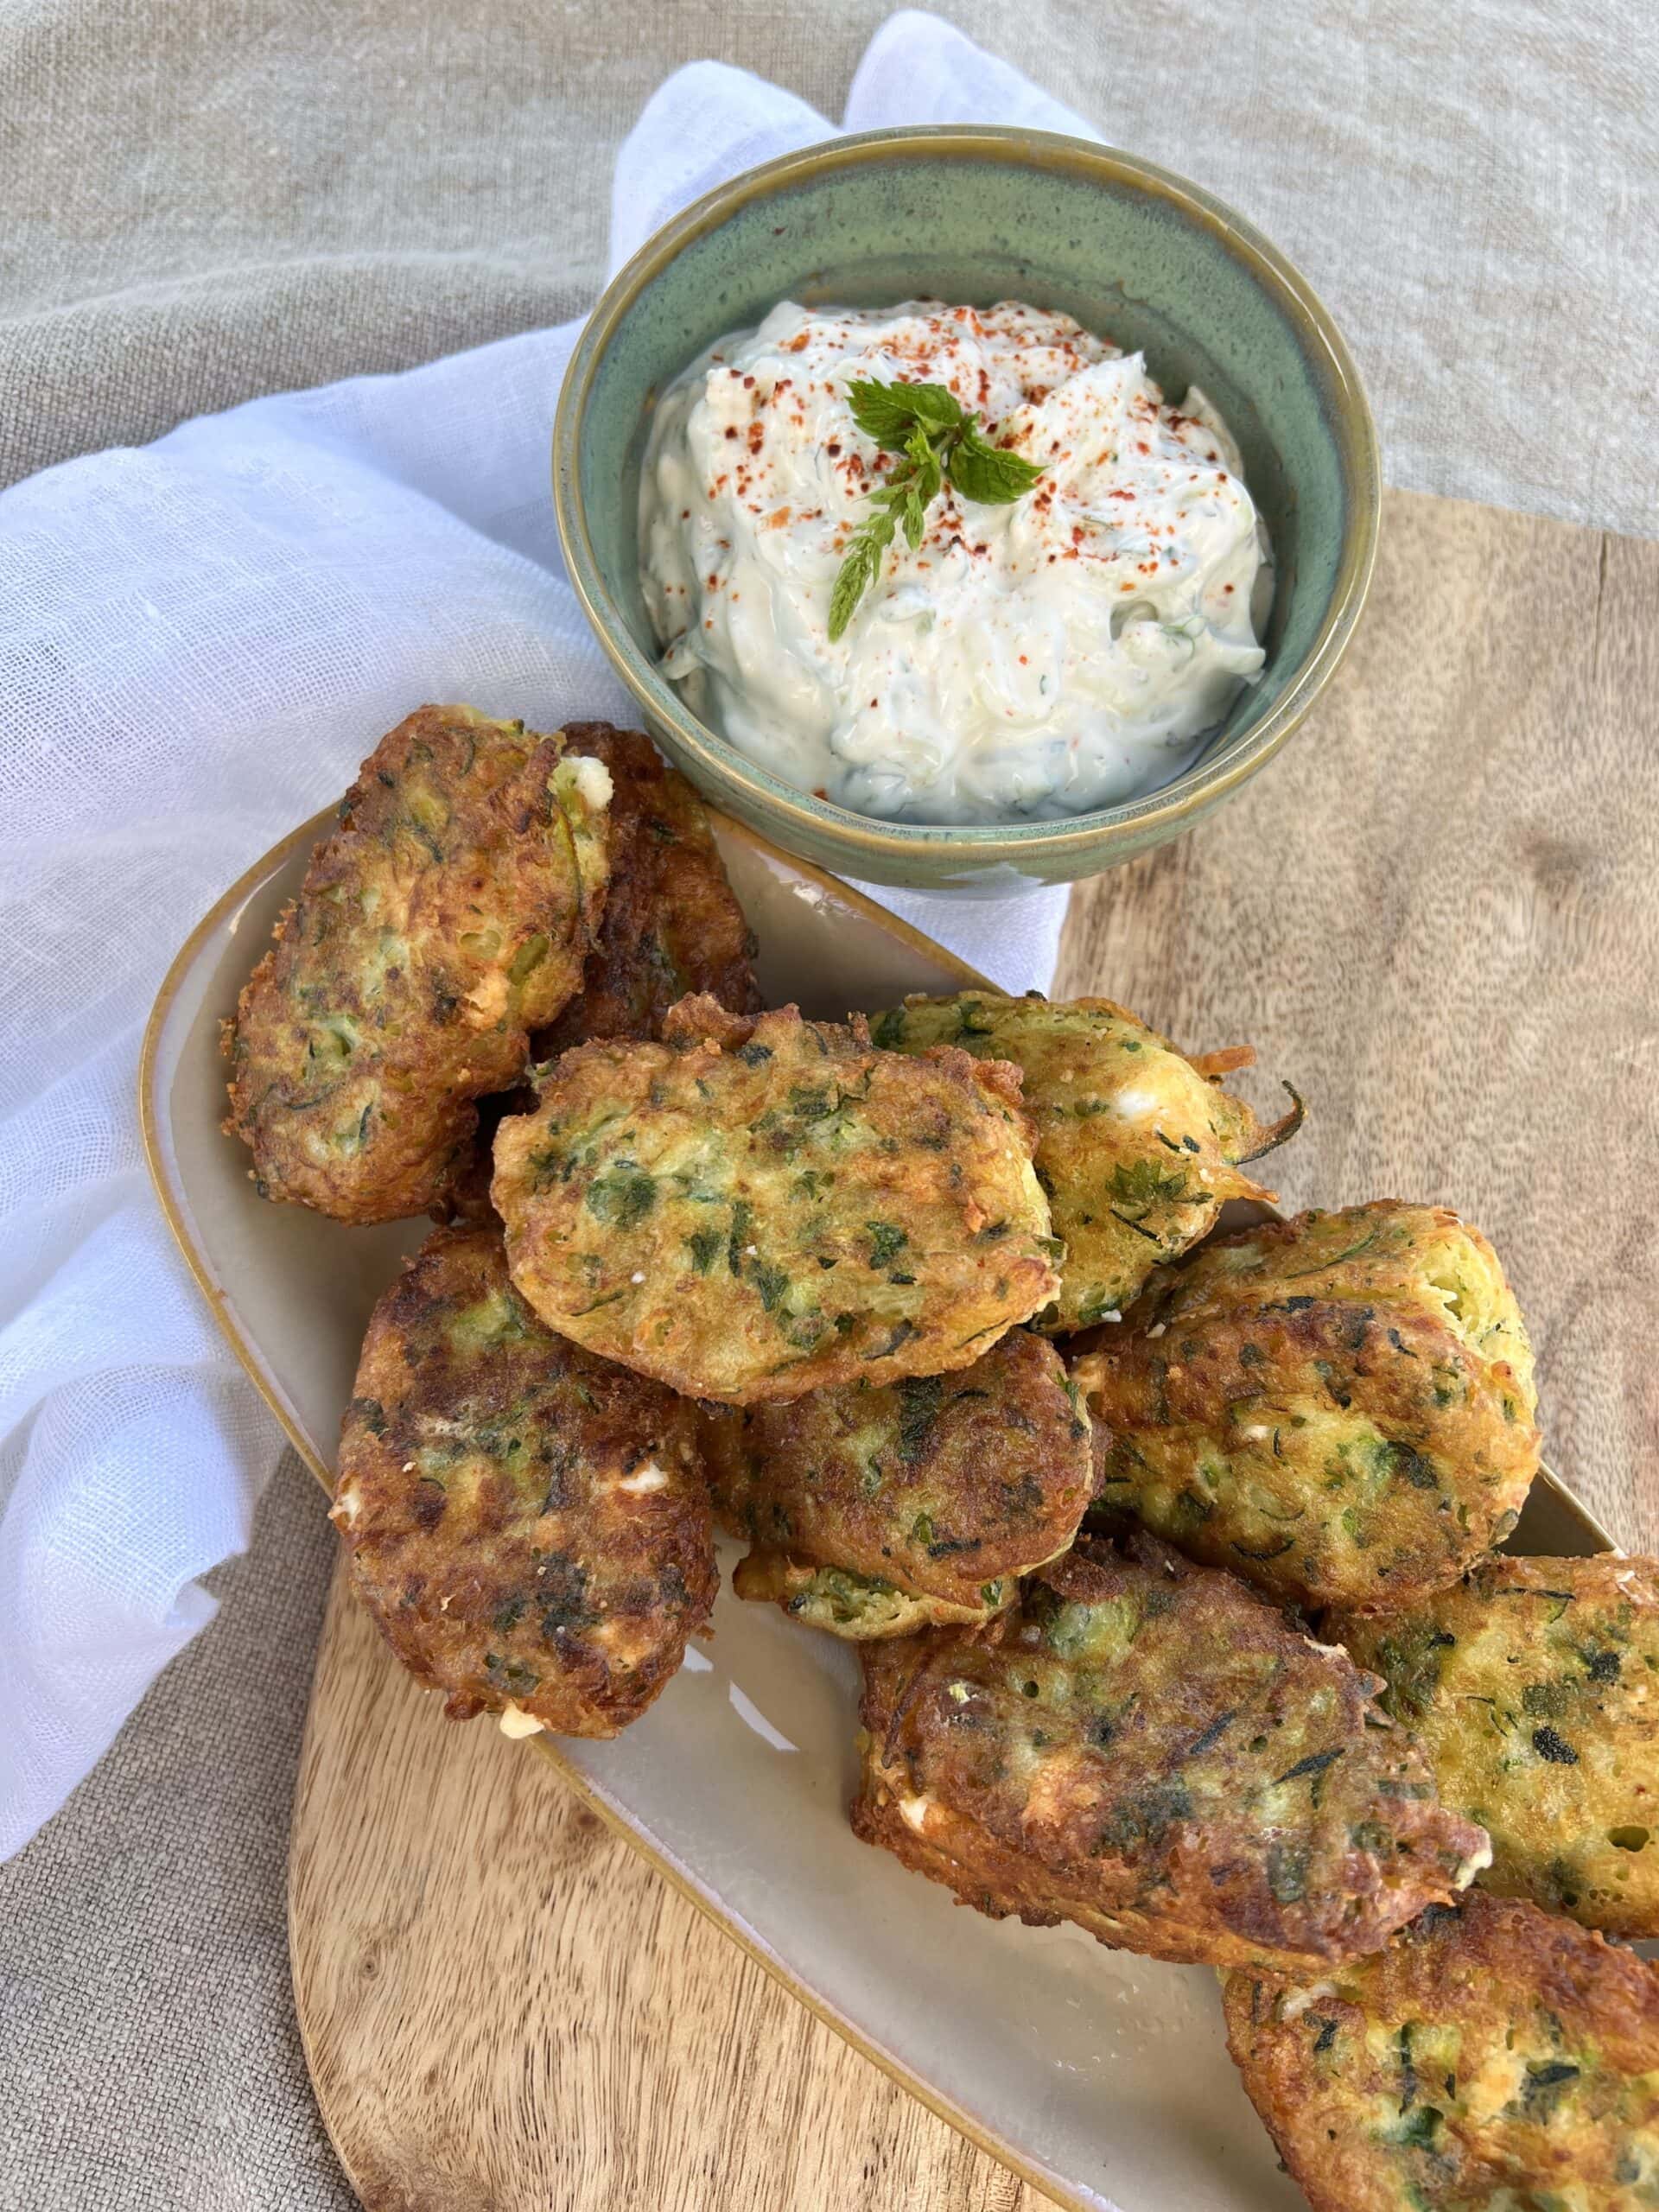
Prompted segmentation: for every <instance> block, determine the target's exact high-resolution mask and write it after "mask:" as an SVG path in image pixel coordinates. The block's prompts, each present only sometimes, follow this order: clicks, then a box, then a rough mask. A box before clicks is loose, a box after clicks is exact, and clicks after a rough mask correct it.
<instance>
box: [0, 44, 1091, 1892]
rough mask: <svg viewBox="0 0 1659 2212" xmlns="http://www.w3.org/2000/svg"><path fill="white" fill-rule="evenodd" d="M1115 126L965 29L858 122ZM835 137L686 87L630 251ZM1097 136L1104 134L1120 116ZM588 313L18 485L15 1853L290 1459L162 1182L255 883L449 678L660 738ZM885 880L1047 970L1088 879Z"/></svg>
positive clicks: (13, 835) (928, 50) (662, 98)
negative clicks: (574, 551) (617, 582)
mask: <svg viewBox="0 0 1659 2212" xmlns="http://www.w3.org/2000/svg"><path fill="white" fill-rule="evenodd" d="M941 120H957V121H971V120H980V121H992V122H1001V121H1007V122H1019V123H1025V124H1032V125H1034V126H1042V127H1045V128H1048V129H1053V130H1072V131H1081V130H1086V129H1087V126H1086V125H1085V124H1083V123H1082V122H1081V120H1080V119H1079V118H1077V117H1076V116H1074V115H1072V114H1071V112H1070V111H1068V110H1066V109H1065V108H1063V107H1061V106H1060V105H1058V103H1056V102H1054V101H1052V100H1050V99H1046V97H1045V96H1043V95H1042V94H1040V93H1039V92H1037V91H1036V90H1035V88H1034V87H1033V86H1031V85H1029V84H1027V82H1026V81H1025V79H1023V78H1021V77H1020V75H1018V73H1016V72H1014V70H1012V69H1009V68H1007V67H1006V66H1005V65H1003V64H1002V63H1001V62H998V61H995V60H992V59H991V58H990V57H989V56H988V55H987V54H982V52H981V51H980V50H979V49H978V48H976V47H975V46H973V45H972V44H970V43H969V41H968V40H966V39H964V38H963V37H962V36H961V35H960V34H958V33H957V32H956V31H954V30H952V29H950V28H949V26H947V25H945V24H944V23H942V22H939V21H938V19H937V18H934V17H932V16H924V15H919V14H916V13H913V12H906V13H905V14H903V15H900V16H895V17H893V19H892V20H891V21H890V22H888V23H887V25H886V27H885V28H884V29H882V30H881V31H880V33H879V34H878V35H877V36H876V38H875V39H874V41H873V42H872V44H871V46H870V48H869V50H868V54H867V55H866V57H865V60H864V62H863V64H862V65H861V68H860V70H859V73H858V76H857V79H856V81H855V86H854V88H853V92H852V95H851V99H850V100H849V106H848V111H847V115H846V118H845V125H844V127H845V128H846V129H848V130H867V129H870V128H873V127H874V126H876V125H879V124H893V123H904V122H938V121H941ZM831 135H832V131H831V126H830V124H829V123H828V122H827V121H826V120H825V119H824V118H823V116H821V115H819V114H817V111H815V110H813V109H811V108H810V107H808V106H806V105H804V104H803V103H802V102H801V101H800V100H798V99H795V98H793V97H792V96H791V95H790V94H788V93H786V92H780V91H779V90H778V89H777V88H776V87H775V86H771V85H766V84H763V83H761V82H760V79H757V78H754V77H753V76H750V75H748V74H747V73H745V72H742V71H740V70H735V69H732V68H729V67H724V66H721V65H716V64H715V63H710V62H704V63H698V64H695V65H693V66H692V67H690V68H687V69H683V70H682V71H680V72H679V73H678V74H677V75H676V76H675V77H673V78H671V79H670V80H669V81H668V82H667V83H666V84H665V85H664V86H663V87H662V89H661V90H660V91H659V92H658V93H657V94H656V96H655V97H654V98H653V99H652V101H651V102H650V104H649V105H648V106H647V107H646V109H645V112H644V114H643V115H642V116H641V118H640V119H639V124H638V125H637V126H636V128H635V130H634V131H633V133H632V137H630V138H629V140H628V141H627V143H626V145H625V146H624V147H623V149H622V151H621V155H620V159H619V161H618V164H617V172H616V186H615V197H614V215H613V236H612V259H613V265H614V264H620V262H622V261H623V260H625V259H626V257H627V256H628V255H629V254H631V253H632V251H634V249H635V248H636V247H637V246H638V245H639V244H640V242H641V241H642V240H643V239H644V238H645V237H646V236H648V235H649V233H650V232H651V231H652V230H653V229H654V228H656V227H657V226H658V224H660V223H661V222H662V221H663V220H664V219H666V217H667V216H669V215H670V214H671V213H673V212H674V211H675V210H676V209H677V207H681V206H683V205H684V203H685V202H686V201H687V200H690V199H692V198H693V197H695V196H696V194H698V193H700V192H702V191H703V190H705V189H706V188H708V187H709V186H710V185H712V184H714V183H715V182H717V181H719V180H720V179H721V178H723V177H725V176H728V175H733V174H734V173H735V172H736V171H737V170H739V169H741V168H747V167H749V166H750V165H751V164H753V163H754V162H760V161H764V160H766V159H768V158H769V157H770V156H773V155H775V154H779V153H782V152H785V151H787V150H789V149H791V148H794V147H798V146H802V145H806V144H810V143H812V142H813V141H815V140H817V139H821V138H824V137H829V136H831ZM1090 135H1093V134H1090ZM576 327H577V326H575V325H574V324H570V325H567V326H565V327H563V328H562V329H558V330H550V331H543V332H537V333H534V334H531V335H528V336H525V337H521V338H514V339H509V340H504V341H503V342H502V343H500V344H499V345H495V346H486V347H484V348H481V349H480V350H479V351H478V352H475V353H467V354H461V355H458V356H455V357H454V358H452V359H448V360H443V361H439V362H435V363H434V364H433V365H431V366H429V367H428V368H424V369H419V370H416V371H413V372H410V373H409V374H407V375H404V376H400V377H386V378H359V379H356V380H353V381H352V382H349V383H346V384H339V385H330V386H327V387H326V388H324V389H322V390H319V391H309V392H302V393H297V394H294V395H290V396H287V397H279V398H271V399H264V400H257V401H255V402H253V403H252V404H250V405H247V406H245V407H240V408H238V409H236V410H233V411H232V412H231V413H229V414H226V415H220V416H212V417H208V418H204V419H200V420H198V421H195V422H191V423H185V424H184V425H183V426H182V427H181V429H177V430H175V431H173V432H172V433H170V434H169V435H168V436H167V437H164V438H162V439H160V440H158V441H157V442H156V444H154V445H152V446H149V447H146V448H143V449H142V450H138V451H134V450H120V451H113V452H109V453H104V454H93V455H91V456H88V457H87V458H86V459H83V460H79V461H70V462H67V463H65V464H64V465H63V466H62V467H58V468H54V469H50V470H48V471H46V472H45V473H44V474H41V475H39V476H36V477H34V478H32V479H30V480H28V481H26V482H24V483H22V484H20V485H17V486H14V487H13V488H12V489H11V490H10V492H8V493H4V494H3V495H0V731H3V746H0V799H3V807H4V817H5V823H6V861H5V866H4V870H3V879H0V942H3V944H5V947H6V957H5V962H4V968H3V973H0V1033H3V1036H4V1038H5V1039H6V1042H7V1049H6V1051H5V1053H4V1056H3V1064H0V1856H10V1854H11V1853H14V1852H16V1850H17V1849H18V1848H19V1847H21V1846H22V1844H23V1843H24V1842H25V1841H26V1840H28V1838H29V1836H30V1835H31V1834H33V1833H34V1832H35V1829H36V1828H37V1827H39V1825H40V1824H41V1821H44V1820H45V1819H46V1818H47V1817H48V1815H49V1814H51V1813H52V1812H53V1811H54V1809H55V1808H56V1807H57V1806H58V1805H60V1803H61V1802H62V1801H63V1799H64V1798H65V1797H66V1796H67V1795H68V1793H69V1791H70V1790H71V1789H73V1787H74V1785H75V1783H77V1782H78V1781H79V1779H80V1777H82V1776H83V1775H84V1774H85V1773H86V1771H87V1770H88V1769H89V1768H90V1767H91V1766H92V1764H93V1763H94V1761H96V1760H97V1758H99V1755H100V1754H101V1753H102V1751H104V1750H105V1747H106V1746H107V1745H108V1744H109V1743H110V1741H111V1738H113V1737H114V1735H115V1733H116V1732H117V1730H118V1728H119V1727H120V1726H121V1724H122V1722H123V1720H124V1719H125V1717H126V1715H127V1714H128V1713H130V1711H131V1709H132V1707H133V1706H134V1705H135V1704H136V1703H137V1700H138V1699H139V1697H140V1696H141V1695H142V1694H143V1691H144V1689H145V1688H146V1686H147V1685H148V1684H149V1682H150V1681H152V1680H153V1679H154V1677H155V1675H156V1673H157V1672H158V1671H159V1669H161V1668H162V1666H164V1665H165V1664H166V1662H167V1661H168V1658H170V1657H171V1656H172V1655H173V1654H174V1653H175V1652H176V1651H177V1650H178V1649H180V1648H181V1646H182V1645H183V1644H184V1643H186V1642H188V1639H189V1638H190V1637H192V1636H194V1634H195V1633H196V1631H197V1630H199V1629H200V1628H201V1627H202V1625H203V1624H205V1623H206V1622H207V1620H209V1619H210V1618H212V1616H213V1609H214V1601H213V1599H212V1598H211V1597H209V1596H208V1595H207V1592H205V1591H203V1589H202V1588H201V1587H200V1582H199V1580H198V1578H199V1577H200V1575H201V1574H202V1573H204V1571H205V1570H206V1569H207V1568H208V1567H211V1566H213V1563H214V1562H215V1561H217V1560H221V1559H224V1558H226V1556H228V1555H229V1554H231V1553H232V1552H235V1551H238V1550H240V1549H241V1548H243V1547H244V1546H245V1542H246V1541H247V1535H248V1529H249V1522H250V1517H251V1511H252V1507H253V1503H254V1501H255V1498H256V1497H257V1494H258V1492H259V1491H260V1489H261V1488H262V1487H263V1485H264V1482H265V1480H266V1478H268V1476H269V1475H270V1471H271V1469H272V1467H273V1466H274V1465H275V1464H276V1462H277V1457H278V1455H279V1452H280V1449H281V1438H280V1436H279V1433H278V1432H277V1426H276V1423H275V1421H274V1420H273V1419H272V1418H271V1417H270V1414H268V1413H267V1411H266V1410H265V1408H264V1405H263V1403H262V1402H261V1401H260V1400H259V1398H258V1397H257V1395H256V1393H255V1392H254V1390H253V1389H252V1386H251V1384H250V1383H248V1382H247V1381H246V1379H245V1377H244V1376H243V1375H242V1372H241V1370H240V1369H239V1368H238V1365H237V1364H236V1363H235V1361H234V1360H233V1359H232V1357H231V1355H230V1352H229V1351H228V1350H227V1349H226V1346H225V1345H224V1344H222V1343H221V1342H220V1340H219V1337H218V1334H217V1332H216V1331H215V1329H214V1327H213V1323H212V1320H211V1319H210V1318H209V1315H208V1313H207V1309H206V1307H205V1306H204V1305H203V1304H202V1302H201V1301H200V1299H199V1298H198V1296H197V1294H196V1293H195V1291H194V1287H193V1286H192V1284H191V1283H190V1281H189V1279H188V1275H187V1274H186V1272H185V1269H184V1266H183V1263H182V1262H181V1260H180V1258H179V1257H178V1255H176V1253H175V1250H174V1249H173V1246H172V1243H171V1241H170V1239H169V1236H168V1231H167V1229H166V1226H165V1224H164V1223H163V1221H162V1216H161V1213H160V1211H159V1209H158V1208H157V1206H156V1204H155V1202H154V1200H153V1198H152V1197H151V1195H150V1192H149V1186H148V1183H147V1179H146V1176H145V1173H144V1167H143V1159H142V1155H141V1151H140V1146H139V1139H138V1132H137V1122H136V1114H135V1103H134V1101H135V1084H136V1077H137V1059H138V1051H139V1046H140V1041H141V1039H142V1035H143V1026H144V1020H145V1018H146V1015H147V1014H148V1012H149V1007H150V1004H151V1001H153V999H154V997H155V995H156V989H157V987H158V986H159V984H160V982H161V981H162V976H163V975H164V974H165V972H166V969H167V967H168V963H169V961H170V960H171V958H172V956H173V954H174V952H175V950H176V949H177V947H178V945H179V944H181V941H182V940H183V938H185V937H186V936H187V935H188V931H190V929H191V928H192V926H193V925H194V923H195V922H196V921H197V919H198V918H200V915H201V914H202V913H203V912H205V911H206V909H207V907H208V906H210V905H212V903H213V900H214V899H216V898H217V897H218V895H219V893H220V892H221V891H222V890H223V889H224V888H225V887H226V885H227V884H228V883H230V882H231V881H232V880H233V879H234V878H235V877H236V876H237V875H238V874H240V873H241V872H242V870H243V869H245V868H247V867H248V866H249V865H250V864H251V862H252V861H254V860H256V859H257V857H258V856H259V855H260V854H261V853H262V852H264V850H265V849H267V848H268V847H269V846H270V845H271V844H272V843H273V842H275V841H276V840H277V838H278V837H279V836H282V835H283V833H284V832H285V831H286V830H288V829H290V828H291V827H292V826H293V824H294V823H296V822H301V821H303V820H304V819H305V818H306V817H308V815H311V814H314V813H315V812H316V811H317V810H319V809H320V808H321V807H322V806H324V805H325V804H327V802H328V801H329V800H330V799H332V798H335V797H336V796H337V795H338V794H339V793H340V791H342V790H343V789H344V788H345V786H346V784H347V783H348V782H349V781H350V779H351V776H352V773H353V770H354V769H355V767H356V766H357V763H358V761H359V760H360V759H361V758H362V756H363V755H364V754H365V753H366V752H368V750H369V749H370V748H371V747H372V745H373V744H374V743H375V742H376V741H377V740H378V737H379V735H380V734H381V733H382V732H383V731H385V730H386V729H388V728H391V725H392V724H393V723H394V722H396V721H398V720H399V719H400V718H401V717H402V716H403V715H404V714H406V713H407V712H408V711H409V709H410V708H412V707H414V706H416V705H417V704H419V703H420V702H422V701H423V700H429V699H431V700H449V699H467V700H471V701H473V702H475V703H476V704H478V705H480V706H481V707H483V708H484V709H486V710H487V711H488V712H490V713H492V714H499V715H522V716H524V718H525V719H526V720H528V721H531V723H532V724H535V725H538V726H540V727H542V728H553V727H555V726H556V724H557V723H558V722H559V721H561V720H563V719H565V718H567V717H570V716H575V715H581V716H608V717H611V718H613V719H616V720H619V721H632V720H634V719H635V718H634V716H633V715H632V711H631V709H630V706H629V702H628V701H627V699H626V696H624V695H623V693H622V692H621V691H620V689H619V687H618V685H617V683H616V682H615V680H614V679H613V677H612V676H611V675H610V673H609V671H608V670H607V665H606V664H605V662H604V660H603V658H602V657H601V653H600V652H599V649H598V647H597V645H595V644H594V639H593V638H592V636H591V634H590V632H588V627H587V625H586V623H585V622H584V620H583V618H582V614H581V613H580V612H579V611H578V609H577V607H576V602H575V598H574V596H573V594H572V593H571V592H570V590H569V586H568V585H567V583H566V582H565V580H564V575H563V569H562V566H561V563H560V560H559V555H558V550H557V544H556V537H555V531H554V525H553V517H552V513H551V511H550V501H549V495H548V477H547V454H548V440H549V433H550V424H551V422H552V416H553V408H554V403H555V399H556V395H557V391H558V387H559V383H560V379H561V378H562V377H563V373H564V370H565V366H566V364H567V362H568V360H569V354H570V349H571V346H572V344H573V342H574V340H575V334H576ZM875 895H876V896H878V897H880V898H882V899H886V900H887V904H888V905H890V906H892V907H893V908H894V909H895V910H896V911H898V912H901V913H902V914H904V915H905V916H906V918H907V919H909V920H911V921H912V922H914V923H916V924H917V925H918V926H919V927H920V928H922V929H924V930H925V931H928V932H929V933H930V934H931V935H934V936H937V937H939V938H944V939H945V940H946V941H947V942H949V943H950V944H952V945H954V946H955V947H956V948H957V950H959V951H960V952H961V953H962V954H963V956H964V957H966V958H967V959H969V961H971V962H972V963H974V964H975V965H976V966H978V967H980V968H982V969H984V970H986V971H987V972H988V974H989V975H991V976H994V977H995V978H996V979H997V980H998V981H999V982H1002V983H1004V984H1006V985H1007V987H1009V988H1014V989H1023V988H1026V987H1027V986H1029V985H1032V984H1039V985H1042V984H1046V983H1047V982H1048V981H1049V979H1050V977H1051V976H1052V972H1053V967H1054V960H1055V955H1056V951H1057V948H1058V938H1059V931H1060V925H1061V922H1062V919H1063V917H1064V913H1065V894H1064V893H1063V892H1053V893H1036V894H1033V896H1031V897H1030V898H1027V899H1021V900H1018V901H1015V902H1013V903H1010V904H995V905H992V904H989V903H987V904H984V905H976V904H965V903H961V902H957V901H944V900H938V899H928V898H926V897H925V896H920V895H916V894H907V893H887V892H881V891H878V892H877V893H876V894H875Z"/></svg>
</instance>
